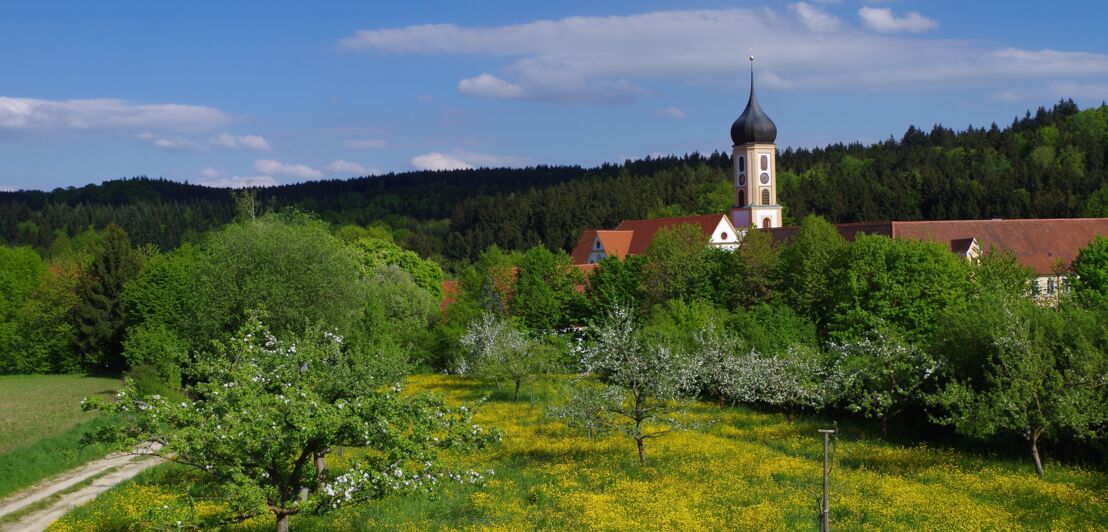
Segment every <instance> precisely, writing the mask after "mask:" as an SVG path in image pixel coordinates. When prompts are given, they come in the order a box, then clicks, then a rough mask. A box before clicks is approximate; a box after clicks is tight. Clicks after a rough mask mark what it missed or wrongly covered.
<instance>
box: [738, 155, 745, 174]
mask: <svg viewBox="0 0 1108 532" xmlns="http://www.w3.org/2000/svg"><path fill="white" fill-rule="evenodd" d="M739 171H740V172H745V171H746V157H743V156H742V155H740V156H739Z"/></svg>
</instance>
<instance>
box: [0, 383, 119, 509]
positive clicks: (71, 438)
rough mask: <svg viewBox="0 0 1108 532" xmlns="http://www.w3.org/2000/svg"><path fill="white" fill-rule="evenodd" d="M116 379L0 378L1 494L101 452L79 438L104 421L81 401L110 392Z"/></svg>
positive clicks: (88, 459)
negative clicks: (85, 408) (83, 406)
mask: <svg viewBox="0 0 1108 532" xmlns="http://www.w3.org/2000/svg"><path fill="white" fill-rule="evenodd" d="M121 384H122V383H121V381H120V380H119V379H113V378H104V377H86V376H81V375H18V376H3V377H0V497H5V496H7V495H10V494H12V493H14V492H15V491H18V490H19V489H22V488H25V487H28V486H31V485H33V484H35V483H36V482H38V481H40V480H42V479H44V478H47V477H49V476H52V475H56V474H58V473H62V472H65V471H67V470H69V469H72V468H74V467H77V466H79V465H82V464H84V463H87V462H88V461H90V460H93V459H96V458H99V457H101V456H104V455H105V454H106V453H107V450H106V449H104V448H102V447H97V446H90V447H82V446H81V445H80V440H81V437H82V436H83V435H84V434H85V433H86V432H87V431H89V430H91V429H94V428H96V427H98V426H100V425H102V424H104V423H105V422H106V421H105V419H104V418H102V417H97V416H96V414H95V413H93V412H82V411H81V406H80V402H81V399H83V398H85V397H89V396H92V395H111V394H114V393H115V390H117V389H118V388H119V387H120V385H121Z"/></svg>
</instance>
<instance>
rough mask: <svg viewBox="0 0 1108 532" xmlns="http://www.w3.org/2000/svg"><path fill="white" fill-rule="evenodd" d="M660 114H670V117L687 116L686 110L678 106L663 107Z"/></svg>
mask: <svg viewBox="0 0 1108 532" xmlns="http://www.w3.org/2000/svg"><path fill="white" fill-rule="evenodd" d="M658 114H659V115H662V116H668V117H670V118H677V119H681V118H685V112H684V111H682V110H680V109H678V108H676V107H663V108H661V109H658Z"/></svg>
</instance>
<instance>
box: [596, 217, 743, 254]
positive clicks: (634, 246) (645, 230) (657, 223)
mask: <svg viewBox="0 0 1108 532" xmlns="http://www.w3.org/2000/svg"><path fill="white" fill-rule="evenodd" d="M725 217H726V215H723V214H704V215H700V216H674V217H670V218H655V219H653V220H624V221H623V223H621V224H619V226H618V227H616V231H634V232H635V235H634V237H633V238H632V239H631V245H630V247H629V248H628V250H627V254H629V255H641V254H643V253H644V252H645V251H646V248H647V247H649V246H650V243H651V242H653V241H654V235H655V234H657V233H658V231H659V230H661V229H666V228H670V227H674V226H678V225H682V224H692V225H697V226H700V229H701V231H703V232H704V234H705V235H709V236H710V235H711V234H712V232H713V231H715V230H716V226H718V225H719V222H720V220H721V219H723V218H725Z"/></svg>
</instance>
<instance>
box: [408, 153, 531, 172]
mask: <svg viewBox="0 0 1108 532" xmlns="http://www.w3.org/2000/svg"><path fill="white" fill-rule="evenodd" d="M528 162H529V160H528V159H526V158H523V157H515V156H512V155H490V154H487V153H474V152H471V151H465V150H454V151H453V152H451V153H442V152H431V153H425V154H423V155H417V156H415V157H412V167H413V168H415V169H416V170H469V169H473V168H478V167H487V168H494V167H506V166H524V165H526V164H528Z"/></svg>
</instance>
